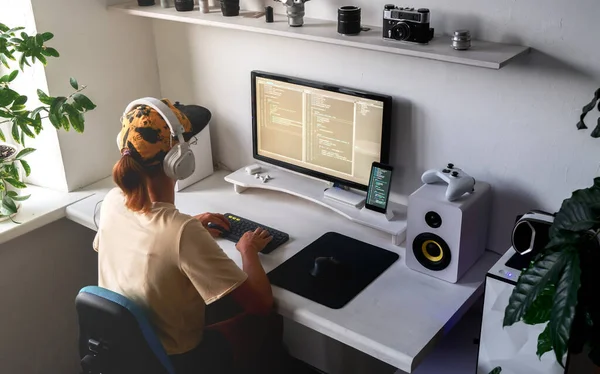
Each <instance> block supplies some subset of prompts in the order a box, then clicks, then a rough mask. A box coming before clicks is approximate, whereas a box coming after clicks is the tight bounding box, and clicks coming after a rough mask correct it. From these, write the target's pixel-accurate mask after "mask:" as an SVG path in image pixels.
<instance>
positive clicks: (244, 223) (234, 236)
mask: <svg viewBox="0 0 600 374" xmlns="http://www.w3.org/2000/svg"><path fill="white" fill-rule="evenodd" d="M225 218H227V220H228V221H229V223H230V224H231V229H230V230H229V232H226V233H223V236H222V237H223V239H227V240H231V241H232V242H234V243H237V242H238V241H239V240H240V238H241V237H242V235H244V233H245V232H247V231H254V230H256V229H257V228H258V227H260V228H262V229H264V230H267V231H268V232H269V234H271V236H272V237H273V239H272V240H271V241H270V242H269V244H267V246H266V247H265V248H264V249H263V250H262V251H260V252H261V253H264V254H267V253H271V252H273V251H274V250H275V249H277V247H279V246H280V245H282V244H283V243H285V242H287V241H288V240H289V239H290V236H289V235H288V234H286V233H285V232H281V231H279V230H275V229H274V228H271V227H269V226H265V225H261V224H260V223H256V222H253V221H250V220H249V219H246V218H242V217H240V216H236V215H235V214H231V213H225Z"/></svg>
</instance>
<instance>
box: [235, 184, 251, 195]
mask: <svg viewBox="0 0 600 374" xmlns="http://www.w3.org/2000/svg"><path fill="white" fill-rule="evenodd" d="M247 189H248V187H242V186H240V185H239V184H234V185H233V190H234V191H235V192H236V193H242V192H244V191H246V190H247Z"/></svg>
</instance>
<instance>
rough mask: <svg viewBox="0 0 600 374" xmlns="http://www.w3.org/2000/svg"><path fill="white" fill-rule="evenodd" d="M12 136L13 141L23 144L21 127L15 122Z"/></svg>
mask: <svg viewBox="0 0 600 374" xmlns="http://www.w3.org/2000/svg"><path fill="white" fill-rule="evenodd" d="M11 135H12V137H13V139H14V140H15V142H17V143H19V144H21V141H20V139H21V133H20V132H19V126H17V124H16V123H15V122H14V121H13V124H12V128H11Z"/></svg>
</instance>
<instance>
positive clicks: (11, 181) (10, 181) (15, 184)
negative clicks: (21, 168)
mask: <svg viewBox="0 0 600 374" xmlns="http://www.w3.org/2000/svg"><path fill="white" fill-rule="evenodd" d="M4 180H5V181H6V183H8V184H10V185H11V186H13V187H16V188H27V185H26V184H25V183H23V182H21V181H20V180H18V179H14V178H6V179H4Z"/></svg>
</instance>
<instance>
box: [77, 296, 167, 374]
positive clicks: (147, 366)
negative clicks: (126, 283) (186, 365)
mask: <svg viewBox="0 0 600 374" xmlns="http://www.w3.org/2000/svg"><path fill="white" fill-rule="evenodd" d="M75 307H76V309H77V315H78V318H79V355H80V358H81V368H82V373H83V374H175V370H174V369H173V366H172V364H171V361H170V359H169V357H168V356H167V353H166V352H165V350H164V349H163V346H162V344H161V342H160V340H159V339H158V337H157V336H156V333H155V332H154V330H153V328H152V326H151V325H150V322H149V321H148V319H147V318H146V316H145V313H144V311H143V310H142V309H141V308H140V307H139V306H137V305H136V304H135V303H133V302H132V301H131V300H129V299H128V298H126V297H124V296H122V295H119V294H117V293H115V292H112V291H110V290H107V289H104V288H101V287H96V286H89V287H85V288H83V289H82V290H81V291H79V294H78V295H77V297H76V298H75Z"/></svg>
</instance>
